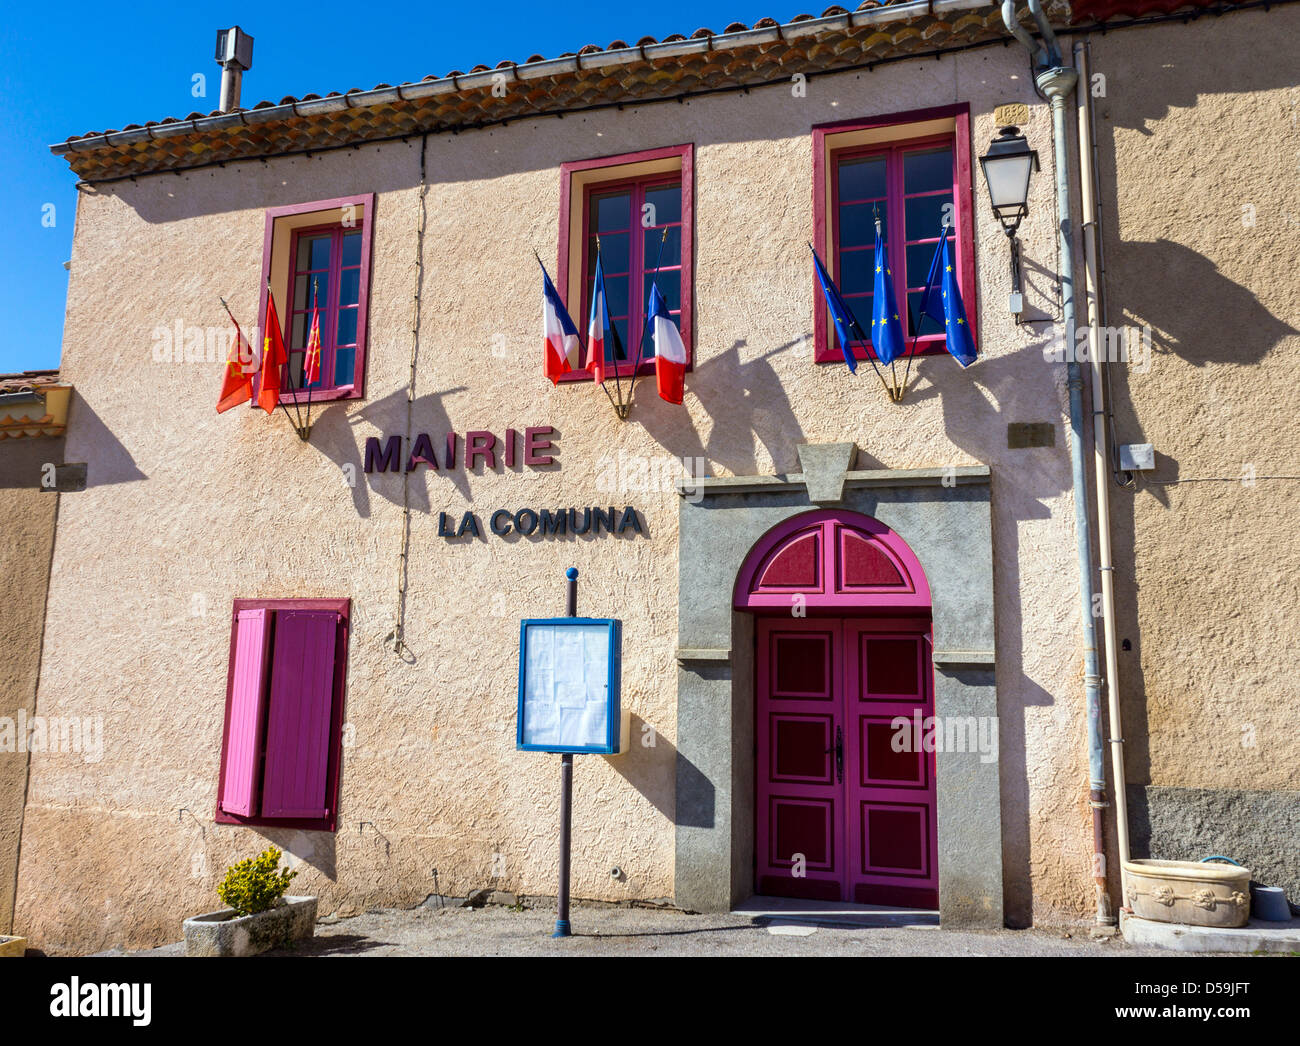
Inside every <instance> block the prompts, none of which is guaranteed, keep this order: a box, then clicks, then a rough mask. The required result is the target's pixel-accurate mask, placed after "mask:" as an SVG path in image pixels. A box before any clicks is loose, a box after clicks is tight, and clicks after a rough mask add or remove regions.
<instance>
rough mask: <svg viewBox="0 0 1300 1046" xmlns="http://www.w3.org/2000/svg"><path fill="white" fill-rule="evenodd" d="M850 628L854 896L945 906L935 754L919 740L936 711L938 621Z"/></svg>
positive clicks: (847, 666) (848, 793) (846, 638)
mask: <svg viewBox="0 0 1300 1046" xmlns="http://www.w3.org/2000/svg"><path fill="white" fill-rule="evenodd" d="M843 629H844V630H843V650H844V671H845V676H844V680H845V685H844V691H845V693H844V698H845V706H846V707H845V715H846V718H847V722H848V725H849V729H848V731H847V733H848V743H847V746H846V751H845V753H844V760H845V765H846V767H847V768H848V770H847V772H846V774H845V777H846V785H845V812H846V829H847V842H846V852H847V853H846V856H847V868H846V879H847V881H848V885H849V890H848V896H847V897H846V900H852V901H857V902H859V903H864V904H890V905H905V906H908V907H917V908H937V907H938V904H939V874H938V860H937V853H936V851H937V831H936V825H935V818H934V807H935V802H934V791H935V790H934V753H933V752H928V753H927V752H925V751H923V747H924V746H923V745H922V744H919V743H918V742H919V741H920V740H921V739H922V738H923V736H924V733H925V731H924V729H923V724H924V720H925V719H926V717H928V716H932V715H933V714H934V695H933V684H932V678H931V671H932V669H931V659H930V636H929V623H928V622H924V623H913V622H909V621H907V620H906V619H901V620H892V621H891V620H871V619H856V620H853V619H851V620H847V621H845V622H844V626H843ZM918 716H919V719H918V718H917V717H918ZM899 717H901V718H902V719H904V720H906V725H903V726H901V729H900V727H899V726H896V725H895V724H896V723H897V721H898V719H899ZM900 748H901V749H902V750H898V749H900Z"/></svg>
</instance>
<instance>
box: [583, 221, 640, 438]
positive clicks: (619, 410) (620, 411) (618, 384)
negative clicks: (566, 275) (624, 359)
mask: <svg viewBox="0 0 1300 1046" xmlns="http://www.w3.org/2000/svg"><path fill="white" fill-rule="evenodd" d="M596 264H598V265H599V264H600V236H599V234H597V236H596ZM601 275H602V277H603V275H604V273H603V271H602V273H601ZM628 282H629V283H630V282H631V281H630V280H629V281H628ZM600 290H601V303H600V310H601V317H600V322H601V333H602V334H603V333H604V323H605V314H606V313H608V312H609V293H608V291H606V290H605V287H604V280H603V279H602V281H601V288H600ZM628 290H629V292H630V291H631V288H630V287H629V288H628ZM592 293H593V294H595V288H594V287H593V288H592ZM593 300H594V298H593ZM587 327H588V332H587V333H588V335H590V333H591V331H590V327H591V320H590V319H588V321H587ZM600 344H601V349H600V355H601V357H602V362H604V360H605V341H604V339H603V338H602V339H601V343H600ZM600 387H601V388H602V389H604V388H605V383H604V382H603V381H602V382H601V383H600ZM614 392H615V394H616V396H617V397H618V401H617V402H616V403H615V404H614V413H615V414H617V415H618V417H619V420H620V421H622V420H624V419H626V418H627V405H626V404H624V402H623V383H622V381H620V380H619V376H618V360H615V361H614ZM605 395H607V396H608V395H609V390H608V389H605Z"/></svg>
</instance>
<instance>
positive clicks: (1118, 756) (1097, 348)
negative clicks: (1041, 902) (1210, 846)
mask: <svg viewBox="0 0 1300 1046" xmlns="http://www.w3.org/2000/svg"><path fill="white" fill-rule="evenodd" d="M1088 57H1089V49H1088V45H1087V44H1086V43H1084V42H1083V41H1079V42H1077V43H1075V45H1074V65H1075V68H1076V69H1078V71H1079V79H1080V80H1081V81H1082V83H1083V88H1082V90H1080V91H1079V175H1080V189H1081V192H1080V199H1079V210H1080V213H1081V214H1082V216H1083V242H1084V262H1085V268H1084V284H1085V291H1086V294H1087V302H1088V359H1089V360H1090V361H1091V363H1092V445H1093V455H1092V459H1093V476H1094V483H1095V484H1096V493H1097V558H1098V560H1099V561H1100V562H1099V563H1098V568H1097V569H1098V571H1099V572H1100V573H1101V604H1102V605H1101V609H1102V619H1101V620H1102V629H1103V631H1102V636H1103V640H1104V648H1105V654H1106V698H1107V714H1108V715H1109V717H1110V732H1111V738H1110V757H1111V777H1112V779H1113V780H1114V787H1115V837H1116V842H1117V843H1118V850H1119V853H1118V854H1117V856H1118V858H1119V872H1120V898H1121V900H1120V903H1121V905H1122V904H1123V903H1124V902H1123V898H1124V897H1125V896H1126V891H1125V890H1124V862H1125V861H1127V860H1128V859H1129V838H1128V788H1127V786H1126V784H1125V773H1124V730H1123V727H1122V726H1121V722H1122V720H1121V719H1120V705H1119V654H1118V644H1117V641H1116V637H1115V581H1114V578H1115V568H1114V565H1113V563H1112V556H1111V545H1110V482H1111V467H1110V450H1109V447H1108V446H1107V442H1108V438H1109V435H1110V433H1109V431H1108V429H1107V411H1106V402H1105V390H1106V388H1107V384H1106V377H1105V368H1106V366H1107V364H1108V362H1109V361H1108V360H1106V359H1105V358H1104V354H1103V351H1102V346H1101V279H1102V275H1103V274H1102V265H1101V261H1100V258H1101V250H1100V242H1099V241H1100V235H1101V234H1100V231H1099V229H1098V227H1097V210H1098V208H1097V160H1096V149H1095V146H1094V144H1093V133H1092V100H1091V97H1090V95H1089V93H1088V83H1089V77H1088Z"/></svg>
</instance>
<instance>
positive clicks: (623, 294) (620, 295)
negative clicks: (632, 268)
mask: <svg viewBox="0 0 1300 1046" xmlns="http://www.w3.org/2000/svg"><path fill="white" fill-rule="evenodd" d="M627 280H628V278H627V277H626V276H607V277H606V278H605V302H606V304H607V305H608V306H609V314H610V316H626V315H627ZM624 342H625V343H626V339H624Z"/></svg>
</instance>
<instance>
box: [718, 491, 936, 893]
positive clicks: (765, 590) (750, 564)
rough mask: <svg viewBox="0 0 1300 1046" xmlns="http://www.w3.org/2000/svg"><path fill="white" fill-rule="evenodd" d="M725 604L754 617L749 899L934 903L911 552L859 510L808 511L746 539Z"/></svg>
mask: <svg viewBox="0 0 1300 1046" xmlns="http://www.w3.org/2000/svg"><path fill="white" fill-rule="evenodd" d="M734 606H735V608H736V609H737V610H740V611H746V612H750V613H753V614H754V615H755V616H756V618H757V620H756V622H755V624H756V627H755V630H754V634H755V662H754V668H755V671H754V709H755V724H754V740H755V755H754V769H755V774H754V777H755V780H754V789H755V793H754V798H755V802H754V821H755V823H754V848H755V861H754V884H755V888H756V889H757V891H758V892H759V893H761V894H771V895H776V896H788V897H806V898H817V899H822V900H831V901H855V902H858V903H865V904H885V905H898V906H904V907H912V908H937V907H938V903H939V875H938V854H937V826H936V816H935V757H934V753H933V751H930V752H926V751H924V747H925V746H924V744H923V740H924V736H925V734H926V732H927V731H926V726H927V725H928V724H927V723H926V721H927V719H928V718H929V717H932V716H933V715H934V674H933V664H932V642H931V602H930V587H929V584H928V582H927V580H926V577H925V572H924V571H923V570H922V569H921V564H920V562H919V561H918V560H917V558H916V556H915V555H914V554H913V552H912V550H911V549H910V548H908V546H907V544H906V542H904V541H903V539H902V538H901V537H899V536H898V534H896V533H895V532H894V531H892V530H891V529H890V528H889V527H887V526H885V525H884V524H882V523H880V522H879V521H878V520H876V519H873V518H872V517H870V516H866V515H863V514H861V513H856V512H849V511H838V510H837V511H825V510H823V511H815V512H807V513H804V514H802V515H798V516H795V517H793V518H791V519H788V520H786V521H785V522H783V523H781V524H779V525H778V526H776V527H774V528H773V529H772V530H770V531H768V533H767V534H765V535H764V536H763V537H762V538H761V539H760V540H759V541H758V542H757V543H756V544H755V545H754V547H753V548H752V550H751V551H750V553H749V555H748V556H747V557H746V558H745V561H744V563H743V565H742V567H741V569H740V571H739V574H738V576H737V579H736V589H735V598H734ZM931 722H932V720H931Z"/></svg>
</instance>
